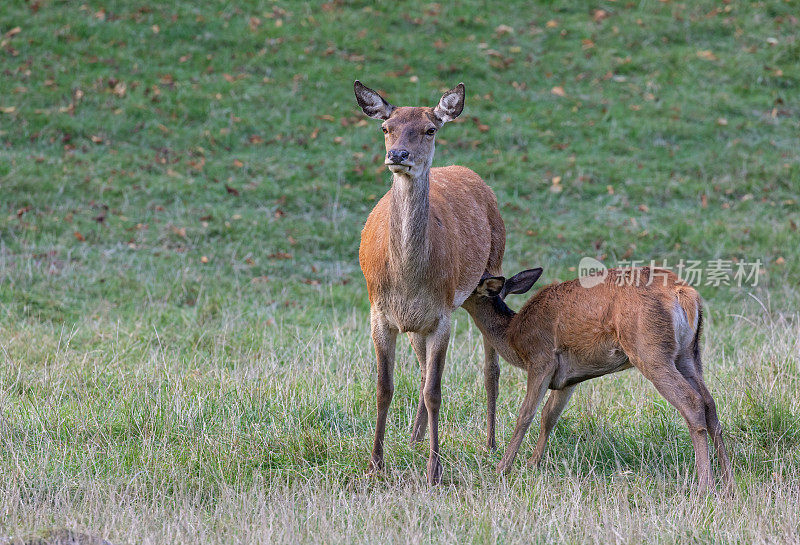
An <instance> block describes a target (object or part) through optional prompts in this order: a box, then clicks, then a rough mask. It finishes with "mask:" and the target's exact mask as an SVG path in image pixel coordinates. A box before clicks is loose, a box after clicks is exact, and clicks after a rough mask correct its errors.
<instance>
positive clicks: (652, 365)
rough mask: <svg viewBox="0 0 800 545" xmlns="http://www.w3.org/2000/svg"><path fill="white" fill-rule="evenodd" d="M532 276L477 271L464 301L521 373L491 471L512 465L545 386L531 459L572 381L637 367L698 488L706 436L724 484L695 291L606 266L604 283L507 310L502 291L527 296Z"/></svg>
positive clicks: (660, 276)
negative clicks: (509, 427) (671, 410)
mask: <svg viewBox="0 0 800 545" xmlns="http://www.w3.org/2000/svg"><path fill="white" fill-rule="evenodd" d="M541 273H542V269H540V268H537V269H530V270H526V271H523V272H521V273H519V274H517V275H515V276H513V277H512V278H509V279H508V280H506V279H504V278H503V277H502V276H490V275H488V274H486V275H484V278H483V279H482V280H481V282H480V284H479V285H478V287H477V288H476V290H475V292H474V293H473V294H472V296H471V297H470V298H469V299H468V300H467V301H466V302H465V304H464V307H465V308H467V309H468V310H469V311H470V313H471V314H472V316H473V317H474V318H475V322H476V324H477V325H478V327H479V328H480V330H481V332H482V333H483V336H484V338H485V339H488V340H489V342H490V343H492V345H493V346H494V347H495V349H496V350H497V351H498V352H499V353H500V355H501V356H502V357H503V358H505V359H506V360H507V361H508V362H509V363H511V364H512V365H515V366H517V367H520V368H522V369H525V370H526V371H527V372H528V384H527V392H526V393H525V399H524V401H523V402H522V406H521V408H520V413H519V416H518V418H517V424H516V427H515V429H514V434H513V436H512V439H511V442H510V443H509V445H508V448H507V449H506V451H505V454H504V455H503V458H502V459H501V461H500V464H499V465H498V468H497V469H498V472H506V471H507V470H508V469H509V468H510V467H511V465H512V463H513V462H514V458H515V457H516V455H517V451H518V450H519V447H520V444H521V443H522V439H523V437H524V436H525V432H526V431H527V429H528V427H529V426H530V423H531V421H532V420H533V417H534V414H535V412H536V409H537V407H538V405H539V403H540V402H541V400H542V398H543V397H544V394H545V392H546V391H547V389H548V388H549V389H551V390H553V391H552V393H551V394H550V397H549V398H548V400H547V403H546V404H545V406H544V409H543V410H542V424H541V431H540V433H539V439H538V441H537V443H536V448H535V450H534V453H533V456H532V457H531V459H530V461H529V463H531V464H539V463H540V462H541V459H542V457H543V456H544V453H545V448H546V446H547V439H548V436H549V435H550V432H551V431H552V429H553V427H554V426H555V424H556V421H557V420H558V417H559V416H560V415H561V413H562V412H563V410H564V408H565V407H566V406H567V403H568V402H569V398H570V396H571V395H572V392H573V391H574V390H575V387H576V385H577V384H578V383H580V382H583V381H585V380H589V379H591V378H595V377H600V376H603V375H607V374H609V373H615V372H617V371H622V370H624V369H629V368H631V367H636V368H637V369H639V371H641V373H642V374H643V375H644V376H645V377H646V378H647V379H648V380H650V381H651V382H652V383H653V385H654V386H655V387H656V389H657V390H658V391H659V392H660V393H661V395H662V396H664V398H666V400H667V401H669V402H670V403H671V404H672V405H673V406H674V407H675V408H676V409H678V411H680V413H681V415H682V416H683V418H684V419H685V420H686V422H687V424H688V426H689V433H690V435H691V438H692V443H693V445H694V451H695V465H696V469H697V473H698V476H699V486H700V489H701V490H708V489H709V488H710V487H713V474H712V470H711V461H710V459H709V452H708V447H709V445H708V438H707V435H706V434H707V433H709V434H710V435H711V438H712V440H713V442H714V447H715V448H716V453H717V458H718V461H719V464H720V468H721V471H722V478H723V480H724V482H725V484H726V486H728V487H729V488H730V489H733V487H734V483H733V477H732V475H731V467H730V462H729V460H728V455H727V452H726V450H725V443H724V441H723V438H722V426H721V425H720V422H719V419H718V418H717V409H716V405H715V404H714V399H713V398H712V397H711V393H710V392H709V391H708V388H707V387H706V385H705V383H704V382H703V371H702V366H701V363H700V333H701V329H702V316H703V314H702V304H701V301H700V296H699V294H698V293H697V291H695V290H694V289H693V288H692V287H690V286H689V285H687V284H686V283H684V282H683V281H681V280H680V279H679V278H678V276H677V275H675V274H674V273H672V272H671V271H668V270H665V269H657V268H653V269H651V268H649V267H643V268H629V269H610V270H608V274H607V276H606V277H605V279H602V278H600V277H588V278H583V279H580V280H571V281H568V282H563V283H555V284H551V285H549V286H546V287H544V288H542V289H541V290H539V291H538V292H537V293H536V294H534V295H533V296H532V297H531V298H530V299H529V300H528V302H527V303H525V305H524V306H523V307H522V309H521V310H520V312H519V313H515V312H514V311H512V310H511V309H510V308H508V306H506V304H505V301H504V299H505V296H506V295H507V294H509V293H525V292H527V291H528V290H529V289H530V288H531V287H532V286H533V284H534V283H535V282H536V280H538V278H539V276H540V275H541ZM586 280H589V282H586ZM582 282H583V285H587V286H589V285H591V287H583V285H582Z"/></svg>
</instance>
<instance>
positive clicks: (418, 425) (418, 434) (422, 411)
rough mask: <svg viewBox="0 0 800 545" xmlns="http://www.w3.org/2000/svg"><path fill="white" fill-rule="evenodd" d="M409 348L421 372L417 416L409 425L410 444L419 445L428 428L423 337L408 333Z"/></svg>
mask: <svg viewBox="0 0 800 545" xmlns="http://www.w3.org/2000/svg"><path fill="white" fill-rule="evenodd" d="M408 338H409V340H410V341H411V347H412V348H413V349H414V354H416V356H417V360H418V361H419V368H420V370H421V371H422V372H421V375H422V379H421V380H420V386H419V403H417V414H416V415H415V416H414V423H413V424H412V425H411V443H419V442H420V441H422V439H423V438H424V437H425V430H426V429H427V428H428V409H427V408H426V407H425V369H426V368H427V363H426V362H427V357H426V349H425V337H424V336H423V335H420V334H419V333H409V334H408Z"/></svg>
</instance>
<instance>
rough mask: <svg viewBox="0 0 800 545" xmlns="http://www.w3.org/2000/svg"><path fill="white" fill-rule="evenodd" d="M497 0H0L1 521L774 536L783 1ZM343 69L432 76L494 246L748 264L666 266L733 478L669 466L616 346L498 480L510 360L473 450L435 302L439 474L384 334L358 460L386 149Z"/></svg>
mask: <svg viewBox="0 0 800 545" xmlns="http://www.w3.org/2000/svg"><path fill="white" fill-rule="evenodd" d="M531 4H532V3H529V2H521V1H509V2H504V3H497V4H496V5H494V4H493V5H487V4H486V3H484V2H478V1H472V0H466V1H462V2H459V3H458V5H457V7H455V6H450V5H448V4H447V3H444V2H442V3H425V2H422V3H420V2H405V3H388V2H387V3H383V2H379V3H372V2H342V1H339V0H335V1H333V2H329V3H326V4H317V3H303V2H247V1H245V2H236V3H230V2H218V1H216V0H214V1H209V2H188V1H174V2H156V1H154V2H149V3H145V2H123V1H117V2H113V1H109V2H95V1H86V2H83V3H79V2H62V1H51V0H29V1H26V2H22V1H21V0H10V1H9V2H3V5H2V7H0V72H1V73H2V77H0V493H2V500H3V501H2V506H0V542H2V539H3V537H4V536H7V537H9V538H16V539H18V540H22V539H24V538H26V536H36V535H42V534H44V533H46V532H49V531H54V530H55V531H58V530H60V529H64V528H67V529H71V530H75V531H79V532H86V533H88V534H92V535H96V536H102V537H104V538H106V539H109V540H110V541H112V542H113V543H115V544H119V543H153V544H155V543H178V542H180V543H296V542H312V543H355V542H363V543H374V542H376V541H382V542H383V541H385V542H391V543H439V542H459V543H530V542H536V543H545V542H546V543H551V542H569V543H577V542H591V543H609V542H618V543H645V542H646V543H679V542H681V543H682V542H709V543H710V542H714V543H721V542H725V543H764V544H767V543H798V542H800V537H799V536H800V487H799V486H798V482H799V481H798V475H800V406H798V403H797V400H798V399H800V341H799V340H798V339H800V313H799V312H798V304H800V261H798V259H797V250H798V247H799V246H800V233H798V224H800V205H799V203H798V201H800V146H799V145H798V135H800V62H798V59H800V21H798V18H800V13H799V12H798V10H797V4H796V2H792V1H780V0H765V1H762V2H753V3H750V2H739V1H737V0H731V1H729V2H711V1H704V0H703V1H698V2H688V1H684V2H671V1H655V0H650V1H648V0H644V1H641V2H630V3H627V2H625V1H611V0H608V1H605V2H598V3H594V4H593V3H585V2H580V1H578V0H572V1H569V2H566V1H565V2H557V1H552V2H543V3H541V4H536V5H531ZM356 78H358V79H360V80H362V81H363V82H364V83H365V84H367V85H369V86H371V87H373V88H376V89H380V90H383V91H385V92H386V93H387V94H388V98H389V99H390V100H391V101H392V102H394V103H396V104H399V105H400V104H410V105H417V104H427V105H431V106H432V105H434V104H435V101H436V100H438V98H439V96H440V95H441V92H442V91H443V90H446V89H448V88H451V87H452V86H454V85H455V84H456V83H458V82H459V81H463V82H464V83H465V84H466V87H467V106H466V110H465V112H464V114H463V115H462V117H461V118H460V119H459V120H458V121H457V122H455V123H452V124H450V125H448V126H447V127H445V128H444V129H443V130H442V133H441V135H440V137H439V138H438V144H439V145H438V146H437V156H436V159H435V164H436V165H445V164H451V163H458V164H462V165H465V166H468V167H470V168H472V169H473V170H475V171H477V172H478V173H480V174H481V175H482V176H483V177H484V179H485V180H486V181H487V183H488V184H489V185H490V186H491V187H492V188H493V189H494V191H495V193H496V194H497V196H498V200H499V203H500V208H501V213H502V214H503V218H504V220H505V223H506V228H507V233H508V235H507V246H506V248H507V249H506V258H505V265H504V269H505V271H506V272H507V273H514V272H516V271H517V270H519V269H521V268H523V267H531V266H543V267H544V269H545V272H544V276H543V283H544V282H550V281H553V280H564V279H568V278H572V277H574V276H575V275H576V274H577V272H576V267H577V265H578V262H579V260H580V259H581V257H583V256H591V257H595V258H599V259H602V260H603V261H604V262H605V263H607V264H609V265H612V264H616V263H619V262H625V261H631V260H644V261H645V262H649V261H650V260H651V259H653V260H657V261H658V262H662V261H664V260H666V262H667V264H668V265H675V264H676V263H678V262H679V261H680V260H697V261H700V262H702V263H703V264H708V263H709V262H711V261H712V260H719V259H722V260H727V261H730V262H731V264H730V266H731V267H736V266H737V263H753V262H756V261H760V262H761V263H762V267H761V274H760V275H758V282H757V283H755V284H756V285H753V284H754V282H752V281H751V282H746V283H745V285H743V286H741V287H739V286H736V285H731V286H724V285H723V286H712V285H705V281H706V278H703V283H701V284H700V285H698V289H699V290H700V292H701V293H702V294H703V296H704V298H705V300H706V305H707V320H706V335H705V342H704V347H705V348H704V361H705V369H706V379H707V382H708V384H709V387H710V389H711V391H712V393H713V394H714V396H715V398H716V400H717V404H718V406H719V408H720V412H721V420H722V423H723V426H724V428H725V431H726V433H727V435H728V441H729V449H730V451H731V458H732V462H733V464H734V469H735V477H736V480H737V482H738V484H739V486H740V489H741V490H740V494H739V495H738V496H737V497H736V498H733V499H724V498H716V497H712V498H708V499H700V500H698V499H694V498H692V497H691V495H690V491H691V485H692V483H693V480H694V467H693V451H692V447H691V442H690V440H689V435H688V432H687V430H686V428H685V425H684V423H683V421H682V419H681V418H680V416H679V415H678V414H677V412H676V411H675V410H674V409H673V408H672V407H671V406H669V405H668V404H667V402H666V401H664V400H663V399H662V398H661V397H660V396H659V395H658V394H657V393H656V392H655V390H654V389H653V388H652V386H650V385H649V383H647V381H646V380H645V379H643V377H641V376H640V375H639V374H638V373H635V372H628V373H626V374H622V375H620V376H613V377H605V378H602V379H598V380H596V381H592V382H589V383H586V384H584V385H582V386H580V387H579V388H578V390H577V392H576V395H575V396H574V398H573V401H572V404H571V406H570V408H569V409H568V410H567V411H566V412H565V414H564V416H563V417H562V420H561V421H560V422H559V424H558V426H557V428H556V430H555V432H554V434H553V437H552V440H551V448H550V451H549V455H548V458H547V460H546V462H545V464H544V465H543V467H542V468H541V469H540V470H533V469H526V468H524V467H522V464H521V462H520V461H519V460H525V459H527V457H528V456H529V455H530V453H531V451H532V449H533V439H532V438H531V437H530V436H529V437H528V438H527V440H526V442H525V443H524V444H523V447H522V449H521V452H520V457H519V458H518V462H517V466H516V470H515V471H514V472H513V473H512V474H511V475H509V476H508V477H507V478H498V477H497V476H496V475H495V472H494V467H495V465H496V464H497V462H498V461H499V459H500V455H501V453H502V449H503V448H504V447H505V444H506V442H507V441H508V439H509V437H510V434H511V429H512V427H513V424H514V420H515V417H516V413H517V408H518V405H519V403H520V401H521V399H522V394H523V391H524V381H523V380H522V374H521V373H520V372H518V371H517V370H513V369H511V368H510V367H509V366H503V368H502V377H501V390H500V400H499V404H498V415H499V428H498V433H499V435H498V442H499V444H500V451H499V452H491V453H490V452H485V451H484V449H483V443H484V440H485V431H484V411H485V393H484V391H483V379H482V376H483V374H482V369H481V360H482V349H481V347H480V335H479V334H478V331H477V329H476V328H474V326H472V325H471V324H470V323H469V318H468V316H467V314H466V313H464V312H462V311H459V312H458V313H456V323H455V327H454V335H453V338H452V340H451V347H450V350H449V353H448V364H447V369H446V371H445V376H444V382H443V398H444V403H443V417H442V418H443V424H442V449H443V457H444V459H443V461H444V483H443V485H442V486H441V487H438V488H436V489H433V490H430V489H428V487H427V485H426V484H425V483H424V475H423V474H424V469H425V461H426V459H427V447H426V446H425V445H420V446H414V447H412V446H409V444H408V437H409V427H410V423H411V416H412V411H413V409H414V408H415V405H416V395H417V384H418V376H419V369H418V367H417V364H416V361H415V359H414V358H413V355H412V353H411V350H410V347H409V345H408V342H407V341H405V340H402V341H401V342H400V343H399V347H398V368H397V372H396V392H395V397H394V401H393V404H392V410H391V412H390V420H389V427H388V432H387V464H388V469H387V471H386V472H385V474H383V475H381V476H380V477H378V478H375V479H366V478H365V477H364V476H363V472H364V469H365V467H366V461H367V459H368V456H369V449H370V446H371V436H372V433H373V429H374V420H375V393H374V390H375V385H374V383H375V377H374V375H375V371H374V355H373V353H372V346H371V344H370V341H369V336H368V329H369V327H368V302H367V297H366V288H365V286H364V281H363V278H362V276H361V273H360V270H359V267H358V261H357V248H358V240H359V235H360V229H361V226H362V225H363V222H364V220H365V219H366V217H367V214H368V213H369V211H370V209H371V208H372V206H373V205H374V204H375V202H376V200H377V198H379V197H380V196H381V195H382V194H383V193H384V192H385V191H386V190H387V189H388V184H389V175H388V173H387V172H386V169H385V168H384V167H383V166H382V155H383V145H382V138H381V134H380V131H379V128H378V127H379V124H378V123H377V122H375V121H373V120H368V119H366V118H365V117H364V116H363V114H361V112H360V110H359V109H358V107H357V105H356V101H355V99H354V97H353V94H352V82H353V80H354V79H356ZM734 284H735V282H734ZM522 302H523V299H522V298H521V297H519V296H516V299H513V298H509V303H510V304H511V305H512V306H514V307H519V306H520V305H521V304H522ZM537 427H538V425H537V424H536V423H534V427H533V429H534V430H536V429H537ZM19 542H21V541H19Z"/></svg>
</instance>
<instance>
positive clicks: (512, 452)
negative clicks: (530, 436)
mask: <svg viewBox="0 0 800 545" xmlns="http://www.w3.org/2000/svg"><path fill="white" fill-rule="evenodd" d="M552 376H553V370H552V368H551V369H549V370H548V371H547V372H546V373H542V372H540V371H539V369H537V368H535V367H534V368H531V369H529V370H528V387H527V391H526V392H525V399H524V400H523V401H522V406H521V407H520V409H519V416H518V417H517V425H516V427H515V428H514V435H513V436H512V437H511V442H510V443H509V444H508V447H507V448H506V452H505V454H503V458H502V459H501V460H500V463H499V464H498V465H497V472H498V473H506V472H508V470H509V469H510V468H511V464H513V463H514V458H516V456H517V451H519V447H520V445H521V444H522V440H523V439H524V438H525V432H527V431H528V427H529V426H530V425H531V421H532V420H533V417H534V416H535V415H536V408H537V407H538V406H539V403H541V402H542V398H543V397H544V394H545V393H547V386H548V385H549V384H550V379H551V378H552Z"/></svg>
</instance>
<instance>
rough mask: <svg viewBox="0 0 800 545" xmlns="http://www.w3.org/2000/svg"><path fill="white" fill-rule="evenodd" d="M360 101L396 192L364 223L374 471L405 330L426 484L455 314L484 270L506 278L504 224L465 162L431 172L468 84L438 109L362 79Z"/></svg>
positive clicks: (493, 393)
mask: <svg viewBox="0 0 800 545" xmlns="http://www.w3.org/2000/svg"><path fill="white" fill-rule="evenodd" d="M354 91H355V95H356V99H357V100H358V104H359V106H360V107H361V109H362V110H363V111H364V113H365V114H367V115H368V116H369V117H372V118H375V119H381V120H383V123H382V125H381V128H382V130H383V133H384V139H385V144H386V160H385V164H386V165H387V166H388V168H389V170H390V171H391V172H392V187H391V189H390V190H389V191H388V192H387V193H386V194H385V195H384V196H383V198H381V200H380V201H379V202H378V204H377V205H375V208H374V209H373V210H372V212H371V213H370V215H369V217H368V218H367V222H366V224H365V225H364V230H363V231H362V232H361V247H360V248H359V254H358V255H359V262H360V264H361V270H362V271H363V273H364V278H365V279H366V281H367V291H368V292H369V301H370V322H371V332H372V340H373V342H374V344H375V355H376V358H377V362H378V386H377V405H378V419H377V423H376V425H375V441H374V444H373V448H372V456H371V460H370V469H371V470H378V469H381V468H382V467H383V463H384V455H383V441H384V434H385V431H386V415H387V412H388V410H389V404H390V402H391V400H392V395H393V392H394V382H393V375H394V361H395V341H396V339H397V334H398V332H405V333H408V336H409V338H410V340H411V346H412V347H413V349H414V352H415V354H416V356H417V359H419V362H420V367H421V369H422V381H421V385H420V399H419V404H418V409H417V414H416V417H415V419H414V424H413V427H412V435H411V441H412V442H416V441H421V440H422V438H423V437H424V435H425V429H426V427H427V425H428V422H430V456H429V458H428V466H427V479H428V482H429V483H430V484H437V483H439V482H440V480H441V475H442V465H441V462H440V461H439V408H440V405H441V398H442V394H441V380H442V371H443V370H444V362H445V353H446V351H447V343H448V340H449V338H450V315H451V314H452V312H453V311H454V310H455V309H457V308H458V307H459V306H461V304H462V303H463V302H464V301H465V300H466V299H467V297H469V296H470V295H471V294H472V292H473V290H474V289H475V287H476V286H477V285H478V282H479V281H480V279H481V277H482V275H483V273H484V272H488V274H491V275H498V274H500V267H501V263H502V260H503V251H504V249H505V226H504V225H503V220H502V218H501V217H500V212H499V210H498V208H497V199H496V198H495V196H494V193H492V190H491V189H489V187H488V186H487V185H486V184H485V183H484V182H483V180H481V178H480V176H478V175H477V174H476V173H475V172H473V171H472V170H470V169H468V168H465V167H461V166H448V167H442V168H431V164H432V162H433V153H434V147H435V146H434V142H435V139H436V133H437V132H438V131H439V129H441V128H442V125H444V124H445V123H447V122H448V121H452V120H453V119H455V118H456V117H458V116H459V114H461V112H462V110H463V108H464V84H463V83H459V84H458V86H456V87H455V88H454V89H452V90H450V91H448V92H446V93H445V94H444V95H443V96H442V98H441V100H439V103H438V105H436V106H435V107H434V108H428V107H395V106H392V105H391V104H389V103H388V102H386V101H385V100H384V99H383V98H382V97H381V96H380V95H379V94H378V93H376V92H375V91H373V90H372V89H369V88H368V87H365V86H364V85H363V84H361V82H359V81H356V82H355V84H354ZM484 351H485V358H486V365H485V367H484V381H485V385H486V389H487V397H488V408H487V413H488V414H487V433H488V438H487V443H488V445H489V446H490V447H492V448H493V447H494V410H495V408H494V407H495V401H496V399H497V382H498V376H499V373H500V369H499V364H498V357H497V353H496V352H495V350H494V348H493V347H492V346H491V344H489V343H487V342H486V341H485V340H484Z"/></svg>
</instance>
